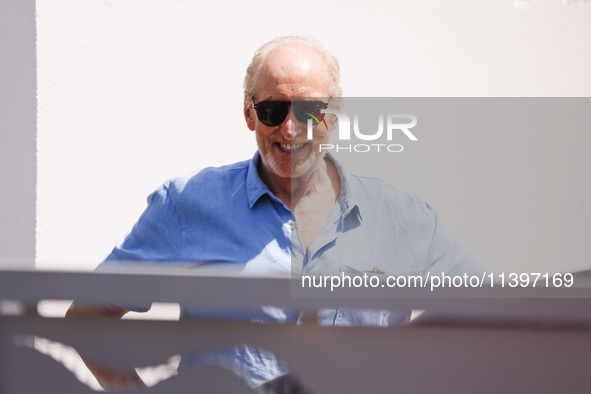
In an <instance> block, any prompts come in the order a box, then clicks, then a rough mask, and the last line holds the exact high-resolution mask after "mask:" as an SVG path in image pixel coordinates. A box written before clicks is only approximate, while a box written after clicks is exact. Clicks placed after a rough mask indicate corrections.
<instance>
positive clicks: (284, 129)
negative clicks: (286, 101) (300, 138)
mask: <svg viewBox="0 0 591 394" xmlns="http://www.w3.org/2000/svg"><path fill="white" fill-rule="evenodd" d="M292 117H293V112H292V111H291V108H290V110H289V112H288V113H287V116H286V117H285V120H284V121H283V123H281V124H280V125H279V131H280V132H281V135H282V136H283V138H285V139H286V140H287V141H291V140H292V139H293V138H295V137H296V136H297V135H298V134H299V133H300V130H298V127H297V125H295V127H294V123H296V124H297V121H295V122H292V121H291V120H292Z"/></svg>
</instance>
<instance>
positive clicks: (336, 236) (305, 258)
mask: <svg viewBox="0 0 591 394" xmlns="http://www.w3.org/2000/svg"><path fill="white" fill-rule="evenodd" d="M328 157H329V158H330V159H331V160H333V162H334V163H335V164H336V167H337V169H338V172H339V176H340V179H341V192H340V195H339V197H338V200H337V203H336V204H335V205H334V207H333V210H332V211H331V213H330V215H329V217H328V220H327V222H326V224H325V226H324V228H323V229H322V230H321V232H320V233H319V234H318V235H317V236H316V237H315V238H314V239H313V240H312V241H311V242H310V245H309V247H308V250H307V251H306V250H304V247H303V244H302V242H301V238H300V236H299V231H298V224H297V222H296V220H295V217H294V215H293V214H292V212H291V211H290V209H289V208H287V206H286V205H285V204H284V203H283V202H282V201H281V200H280V199H279V198H277V197H276V196H275V195H274V194H273V193H272V192H271V191H270V190H269V189H268V188H267V186H266V185H265V184H264V183H263V181H262V180H261V178H260V177H259V174H258V171H257V165H258V162H259V152H257V153H255V155H254V157H253V158H252V159H251V160H247V161H243V162H239V163H235V164H232V165H228V166H224V167H219V168H206V169H204V170H202V171H199V172H197V173H192V174H189V175H186V176H181V177H178V178H174V179H171V180H169V181H167V182H166V183H164V184H163V185H162V186H161V187H160V188H158V189H157V190H156V191H155V192H154V193H152V194H151V195H150V196H149V197H148V207H147V208H146V210H145V211H144V213H143V214H142V216H141V217H140V218H139V220H138V222H137V223H136V224H135V226H134V227H133V229H132V230H131V232H130V233H129V234H128V235H127V236H126V238H125V240H124V241H123V242H122V243H121V244H119V245H117V246H116V247H115V248H114V250H113V251H112V252H111V254H110V255H109V256H108V258H107V260H106V261H105V262H103V266H112V265H118V264H120V262H121V261H138V260H140V261H157V262H162V263H163V264H166V263H169V262H170V263H173V262H174V263H177V262H192V263H194V262H208V263H212V262H215V263H227V264H235V265H237V266H239V267H240V269H241V271H242V272H244V273H248V274H256V273H263V274H285V275H288V276H289V275H290V274H291V273H292V271H293V272H296V273H303V274H307V275H308V274H309V275H314V274H319V275H320V274H321V275H340V274H341V273H347V274H351V273H359V272H361V273H363V272H380V273H383V274H384V275H397V276H399V275H424V274H426V273H427V272H430V273H431V274H432V275H434V274H437V273H442V272H445V274H447V275H463V274H464V273H468V274H470V275H480V274H481V273H483V272H484V270H483V269H482V267H480V265H479V264H478V263H477V262H476V261H475V260H474V259H473V258H472V257H471V256H470V255H469V254H467V253H466V252H465V251H464V250H463V249H462V248H461V247H460V246H459V245H458V244H457V243H456V242H455V240H454V239H453V238H452V237H451V236H450V235H449V234H448V233H447V232H446V231H445V230H444V229H443V227H442V226H441V225H440V224H439V222H438V218H437V214H436V213H435V212H434V211H433V210H432V209H431V208H430V207H429V205H428V204H426V203H425V202H424V201H423V200H422V199H421V198H420V197H418V196H416V195H413V194H409V193H407V192H404V191H402V190H400V189H398V188H396V187H394V186H392V185H390V184H388V183H386V182H383V181H381V180H379V179H375V178H371V177H367V176H361V175H356V174H350V173H348V172H347V171H346V169H345V168H343V167H342V165H340V163H339V162H338V161H337V160H335V158H334V157H332V156H328ZM132 309H133V310H136V311H145V310H147V309H149V308H141V307H136V308H132ZM181 317H182V318H193V319H199V318H228V319H234V320H236V319H239V320H249V321H256V322H279V323H289V322H292V323H295V322H297V319H298V313H297V312H295V311H290V310H285V309H282V308H277V307H268V306H262V307H260V308H259V309H258V310H256V311H252V310H250V311H228V310H225V311H219V310H210V309H206V308H196V307H192V308H183V309H182V312H181ZM409 317H410V311H407V312H398V313H395V312H390V311H378V310H373V311H367V310H364V311H359V310H350V309H346V310H345V309H339V310H334V309H326V310H322V311H320V312H319V314H318V319H319V323H320V324H321V325H343V326H347V325H372V326H389V325H396V324H401V323H404V322H406V321H408V319H409ZM188 358H191V357H188ZM193 358H194V359H199V361H200V362H203V359H204V358H205V359H209V361H208V362H210V363H215V362H217V363H219V364H227V365H228V367H229V368H231V369H233V370H235V371H236V372H237V373H238V374H240V375H243V376H246V377H247V379H248V380H249V381H250V384H251V385H253V386H255V385H258V384H260V383H263V382H264V381H266V380H270V379H272V378H274V377H276V376H279V375H281V374H283V373H285V372H286V371H287V367H286V366H285V365H284V363H281V362H278V361H277V360H276V359H275V358H274V357H273V356H272V355H270V354H269V353H267V352H265V351H262V350H260V349H252V348H249V347H248V346H243V347H237V348H232V349H225V350H223V351H221V352H218V353H215V354H211V355H210V356H203V355H200V356H196V357H193Z"/></svg>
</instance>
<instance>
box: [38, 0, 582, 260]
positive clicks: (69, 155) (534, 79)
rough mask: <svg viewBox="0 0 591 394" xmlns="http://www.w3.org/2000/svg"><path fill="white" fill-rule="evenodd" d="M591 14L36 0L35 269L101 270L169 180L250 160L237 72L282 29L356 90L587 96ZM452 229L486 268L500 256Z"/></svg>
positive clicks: (548, 4)
mask: <svg viewBox="0 0 591 394" xmlns="http://www.w3.org/2000/svg"><path fill="white" fill-rule="evenodd" d="M590 16H591V3H590V2H586V1H560V0H545V1H539V2H534V1H532V2H527V1H523V0H521V1H513V2H511V1H508V0H507V1H494V2H493V1H481V2H478V1H472V0H449V1H433V0H429V1H427V0H414V1H366V2H363V4H361V3H359V2H348V1H337V0H331V1H324V2H318V1H286V2H276V1H271V0H260V1H255V2H244V1H228V0H226V1H207V2H204V1H199V2H197V1H189V0H169V1H163V0H144V1H121V0H103V1H90V0H38V1H37V61H38V69H37V71H38V74H37V75H38V124H37V126H38V139H37V153H38V154H37V160H38V171H37V229H36V230H37V250H36V262H37V267H38V268H71V269H92V268H94V266H95V265H96V264H98V263H99V262H100V261H101V260H102V259H103V258H104V257H105V256H106V255H107V254H108V253H109V252H110V250H111V248H112V247H113V245H114V244H115V243H116V242H118V241H119V240H121V239H122V237H123V236H124V234H125V233H126V232H127V231H128V230H129V229H130V228H131V226H132V225H133V223H134V222H135V220H136V219H137V217H138V216H139V214H140V213H141V211H142V210H143V209H144V207H145V198H146V196H147V195H148V194H149V193H150V192H151V191H152V190H153V189H155V188H156V187H157V186H158V185H159V184H160V183H161V182H162V181H163V180H165V179H166V178H168V177H170V176H173V175H176V174H179V173H183V172H187V171H192V170H194V169H198V168H201V167H204V166H208V165H220V164H224V163H230V162H234V161H238V160H242V159H246V158H249V157H251V155H252V154H253V152H254V150H255V149H256V146H255V141H254V136H253V135H252V133H251V132H249V131H248V129H247V128H246V127H245V124H244V120H243V117H242V89H241V86H242V79H243V77H244V72H245V68H246V65H247V64H248V62H249V60H250V58H251V56H252V53H253V51H254V50H255V49H256V48H258V47H259V46H260V45H261V44H262V43H264V42H266V41H268V40H269V39H271V38H273V37H276V36H281V35H287V34H299V35H308V36H312V37H314V38H316V39H318V40H320V41H321V42H323V43H324V44H325V46H326V47H328V48H329V49H332V50H333V52H335V53H336V55H337V56H338V57H339V58H340V60H341V63H342V79H343V88H344V91H345V95H348V96H556V97H559V96H589V95H591V73H590V72H589V70H591V45H589V39H590V38H591V23H590V21H591V19H590ZM456 164H457V163H456ZM582 164H584V163H582ZM586 164H588V163H586ZM468 166H469V164H467V165H466V168H467V167H468ZM540 170H541V171H543V170H544V169H543V168H542V169H540ZM420 182H421V180H420V179H419V180H417V183H416V185H413V186H414V189H415V190H421V183H420ZM493 186H494V185H493ZM441 199H442V200H441V201H438V200H437V197H435V201H431V202H432V203H433V205H434V206H436V207H442V206H443V207H445V205H446V204H445V201H444V200H445V196H442V197H441ZM583 202H584V200H583ZM535 203H536V204H540V205H541V204H543V201H539V202H535ZM552 208H553V207H549V209H552ZM587 211H588V210H587ZM440 213H441V215H442V217H443V218H445V217H449V216H451V215H452V214H453V215H460V216H461V217H462V218H463V219H464V221H466V220H468V221H469V219H470V212H469V211H465V212H453V213H452V212H446V211H445V209H443V210H442V211H440ZM587 215H590V214H589V213H588V212H587ZM489 219H492V220H496V222H495V225H496V226H498V227H501V228H502V226H511V225H512V224H511V220H510V218H500V217H498V215H495V213H494V211H493V212H492V213H491V214H490V215H489ZM590 219H591V217H590ZM502 220H505V222H503V221H502ZM565 220H568V219H565ZM460 222H462V221H460ZM567 224H568V223H567ZM532 226H538V227H539V226H540V224H539V223H532ZM587 231H588V230H587ZM460 233H461V231H460ZM590 235H591V234H590ZM458 238H459V240H460V242H461V243H462V244H463V245H464V247H466V249H468V250H469V251H471V252H472V253H473V254H474V255H475V256H476V257H477V258H478V259H479V260H481V261H482V262H483V263H484V264H485V265H487V266H489V268H491V269H495V267H497V265H496V264H500V263H499V262H500V261H501V260H502V259H503V254H502V253H501V252H502V248H503V245H502V244H501V245H499V246H498V248H494V247H490V245H487V244H486V243H483V242H478V241H477V240H475V239H468V240H465V239H462V237H460V236H458ZM495 242H500V243H502V242H503V240H502V239H500V240H495ZM525 247H528V246H524V248H525ZM561 247H562V246H561V245H560V244H558V245H556V248H558V249H557V250H558V251H559V248H561ZM581 248H583V246H581ZM581 250H582V249H581ZM521 253H522V254H523V255H526V256H527V255H528V250H523V251H521ZM548 259H550V257H549V258H548ZM532 263H533V264H536V263H539V262H536V261H530V262H528V261H523V262H517V266H515V269H529V267H530V266H528V264H532ZM542 263H545V264H550V265H551V264H556V262H555V261H550V260H549V261H546V262H542ZM560 263H561V264H565V265H561V266H560V267H557V269H556V270H557V271H564V270H569V269H581V268H585V262H580V261H579V262H572V261H564V262H560ZM519 264H522V265H519ZM569 264H570V265H569ZM491 266H492V267H491ZM503 268H505V267H503Z"/></svg>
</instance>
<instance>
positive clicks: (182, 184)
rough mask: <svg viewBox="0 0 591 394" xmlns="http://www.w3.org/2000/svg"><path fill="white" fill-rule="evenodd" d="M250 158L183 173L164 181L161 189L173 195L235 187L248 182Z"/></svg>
mask: <svg viewBox="0 0 591 394" xmlns="http://www.w3.org/2000/svg"><path fill="white" fill-rule="evenodd" d="M249 164H250V160H245V161H241V162H237V163H234V164H229V165H225V166H221V167H207V168H204V169H201V170H198V171H193V172H190V173H186V174H182V175H180V176H177V177H173V178H170V179H168V180H167V181H166V182H164V183H163V184H162V186H161V189H163V190H165V191H167V192H168V193H170V194H171V195H173V196H180V195H186V194H191V195H194V194H195V193H197V194H199V193H201V192H205V191H209V192H211V191H214V190H219V189H226V188H233V187H236V186H238V185H244V184H245V183H246V176H247V173H248V168H249Z"/></svg>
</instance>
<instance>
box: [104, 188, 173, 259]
mask: <svg viewBox="0 0 591 394" xmlns="http://www.w3.org/2000/svg"><path fill="white" fill-rule="evenodd" d="M183 229H184V227H183V223H182V220H181V216H180V214H179V212H178V209H177V207H176V204H175V202H174V200H173V198H172V196H171V193H170V191H169V190H168V188H167V187H166V185H163V186H161V187H160V188H159V189H157V190H156V191H155V192H154V193H152V194H151V195H150V196H149V197H148V207H147V208H146V210H145V211H144V213H142V215H141V216H140V218H139V220H138V221H137V223H136V224H135V225H134V226H133V228H132V230H131V231H130V232H129V233H128V234H127V236H126V237H125V239H124V240H123V242H121V243H120V244H118V245H117V246H115V248H114V249H113V251H112V252H111V254H110V255H109V256H108V257H107V259H106V260H105V262H108V261H170V262H177V261H180V259H181V254H182V250H183V243H184V239H183Z"/></svg>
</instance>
